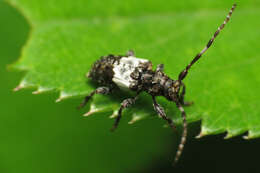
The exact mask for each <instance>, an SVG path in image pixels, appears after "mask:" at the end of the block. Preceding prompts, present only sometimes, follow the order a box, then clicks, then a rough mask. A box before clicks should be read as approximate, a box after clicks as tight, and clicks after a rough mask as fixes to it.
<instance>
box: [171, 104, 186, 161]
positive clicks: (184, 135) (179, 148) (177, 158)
mask: <svg viewBox="0 0 260 173" xmlns="http://www.w3.org/2000/svg"><path fill="white" fill-rule="evenodd" d="M176 105H177V107H178V109H179V110H180V111H181V116H182V123H183V132H182V136H181V142H180V144H179V146H178V150H177V153H176V155H175V159H174V162H173V165H175V164H176V163H177V162H178V160H179V158H180V156H181V153H182V151H183V148H184V145H185V142H186V138H187V121H186V113H185V111H184V109H183V107H182V106H181V104H180V103H179V102H177V103H176Z"/></svg>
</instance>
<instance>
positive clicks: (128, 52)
mask: <svg viewBox="0 0 260 173" xmlns="http://www.w3.org/2000/svg"><path fill="white" fill-rule="evenodd" d="M126 56H127V57H129V56H135V52H134V51H133V50H129V51H127V52H126Z"/></svg>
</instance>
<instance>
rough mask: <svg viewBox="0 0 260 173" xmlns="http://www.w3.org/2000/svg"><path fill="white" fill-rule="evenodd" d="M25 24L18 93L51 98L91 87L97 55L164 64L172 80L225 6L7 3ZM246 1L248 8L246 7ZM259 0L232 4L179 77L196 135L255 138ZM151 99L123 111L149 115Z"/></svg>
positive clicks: (49, 0) (107, 108)
mask: <svg viewBox="0 0 260 173" xmlns="http://www.w3.org/2000/svg"><path fill="white" fill-rule="evenodd" d="M8 1H9V2H11V3H12V4H13V5H14V6H16V7H17V8H18V9H20V10H21V12H22V13H23V14H24V15H25V17H26V18H27V19H28V22H29V23H30V24H31V28H32V29H31V35H30V38H29V40H28V42H27V44H26V46H25V47H24V49H23V52H22V57H21V59H19V61H18V62H17V63H16V64H14V67H15V68H18V69H21V70H26V71H27V73H26V75H25V76H24V78H23V79H22V81H21V83H20V87H21V88H23V87H24V88H26V87H36V88H37V90H36V91H35V93H41V92H46V91H50V90H56V91H59V92H60V97H59V98H58V100H62V99H65V98H69V97H77V96H85V95H87V94H88V93H90V92H91V91H92V90H93V89H94V88H95V87H96V85H95V84H93V83H92V82H91V81H90V80H88V79H86V78H85V74H86V73H87V72H88V71H89V69H90V68H91V65H92V64H93V62H94V61H95V60H97V59H98V58H99V57H100V56H102V55H107V54H111V53H112V54H124V53H125V52H126V51H127V50H129V49H133V50H135V52H136V55H137V57H141V58H146V59H149V60H151V61H152V62H153V63H154V66H155V65H157V64H159V63H164V64H165V72H166V74H168V75H169V76H171V77H172V78H173V79H174V78H176V77H177V75H178V73H179V72H180V71H181V70H182V69H183V68H184V67H185V66H186V65H187V64H188V63H189V62H190V61H191V60H192V58H193V57H194V55H195V54H197V53H198V52H199V51H200V50H201V49H202V48H203V47H204V45H205V44H206V43H207V41H208V39H209V38H210V37H211V35H212V33H214V31H215V30H216V29H217V27H218V26H219V25H220V24H221V23H222V22H223V20H224V18H225V16H226V14H227V13H228V11H229V9H230V7H231V5H232V4H231V3H230V2H227V1H224V0H222V1H214V2H211V1H210V2H208V1H201V2H200V3H197V1H195V0H188V1H185V3H184V2H175V1H169V2H167V3H165V2H159V1H156V0H149V1H148V0H144V1H137V0H133V1H129V2H127V1H117V0H109V1H102V2H101V1H95V0H88V1H84V0H78V1H70V0H64V1H58V0H46V1H29V0H8ZM252 4H254V7H253V6H252ZM259 17H260V12H259V2H257V1H253V0H251V1H246V2H241V3H239V4H238V8H237V10H236V11H235V13H234V16H233V17H232V19H231V21H230V23H228V26H227V27H226V28H225V30H224V31H223V32H222V33H221V34H220V36H219V37H218V38H217V40H216V42H215V43H214V45H213V47H212V48H210V50H209V51H208V52H207V54H206V55H205V56H204V57H203V58H202V59H201V60H200V61H199V62H198V63H197V64H196V65H195V66H194V67H193V68H192V69H191V71H190V73H189V75H188V77H187V78H186V79H185V83H186V86H187V97H186V99H187V100H192V101H194V102H195V104H194V105H193V106H191V107H187V108H185V110H186V111H187V114H188V121H189V122H192V121H196V120H199V119H202V131H201V136H203V135H208V134H217V133H220V132H225V131H227V137H232V136H235V135H238V134H241V133H244V132H246V131H249V135H248V137H249V138H253V137H258V136H260V116H259V112H260V111H259V108H260V105H259V102H258V98H259V92H258V91H259V82H260V80H259V76H258V73H259V70H260V69H259V64H260V60H259V58H260V57H259V53H258V51H257V50H259V44H258V40H259V38H260V33H259V32H258V31H259V29H260V23H259V22H256V21H258V19H259ZM127 96H128V94H127V93H119V94H118V93H117V94H115V95H110V96H108V97H105V96H97V97H95V99H94V100H93V101H92V105H91V106H90V108H91V110H90V111H91V112H92V113H95V112H100V111H103V112H110V113H111V114H113V113H114V115H115V113H116V110H117V109H118V107H119V105H120V102H121V101H122V100H123V99H124V98H126V97H127ZM151 103H152V102H151V98H150V96H149V95H147V94H143V95H142V96H141V99H140V100H138V102H137V104H136V106H134V107H133V108H131V109H129V110H127V111H126V113H124V114H126V115H132V116H133V120H132V121H131V122H134V121H136V120H139V119H142V118H145V117H151V116H152V115H156V114H155V112H154V111H153V108H152V106H151ZM160 103H161V104H162V105H163V107H165V109H166V112H167V115H169V116H172V117H173V119H174V121H175V122H176V123H180V122H181V119H180V115H179V112H178V111H177V109H176V108H175V105H174V104H173V103H169V102H167V101H166V100H165V99H164V98H160Z"/></svg>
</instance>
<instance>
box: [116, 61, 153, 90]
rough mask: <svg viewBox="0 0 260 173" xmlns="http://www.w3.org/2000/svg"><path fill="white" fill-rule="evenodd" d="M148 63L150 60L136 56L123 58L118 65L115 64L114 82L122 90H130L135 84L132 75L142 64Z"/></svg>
mask: <svg viewBox="0 0 260 173" xmlns="http://www.w3.org/2000/svg"><path fill="white" fill-rule="evenodd" d="M146 62H148V60H146V59H141V58H136V57H134V56H129V57H122V58H121V59H120V61H119V63H118V64H117V63H115V64H114V68H113V71H114V76H113V79H112V81H113V82H115V84H116V85H117V86H118V87H119V88H121V89H129V87H130V85H131V83H133V82H134V79H132V78H131V76H130V75H131V73H133V72H134V70H135V68H136V67H138V66H139V64H140V63H146Z"/></svg>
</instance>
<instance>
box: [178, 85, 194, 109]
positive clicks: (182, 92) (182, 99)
mask: <svg viewBox="0 0 260 173" xmlns="http://www.w3.org/2000/svg"><path fill="white" fill-rule="evenodd" d="M181 86H182V91H181V94H180V103H181V104H182V105H183V106H190V105H192V104H193V102H185V101H184V96H185V92H186V87H185V84H184V83H181Z"/></svg>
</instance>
